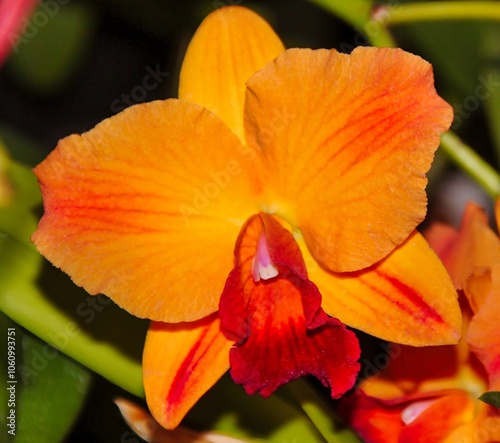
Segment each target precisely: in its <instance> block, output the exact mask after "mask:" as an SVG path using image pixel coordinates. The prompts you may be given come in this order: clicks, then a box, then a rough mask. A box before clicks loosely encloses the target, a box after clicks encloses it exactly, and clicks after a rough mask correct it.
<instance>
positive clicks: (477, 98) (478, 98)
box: [451, 73, 500, 130]
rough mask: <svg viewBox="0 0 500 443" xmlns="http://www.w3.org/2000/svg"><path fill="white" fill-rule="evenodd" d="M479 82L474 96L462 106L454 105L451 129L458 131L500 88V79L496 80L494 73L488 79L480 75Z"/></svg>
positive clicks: (463, 102) (465, 100)
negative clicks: (482, 103) (483, 102)
mask: <svg viewBox="0 0 500 443" xmlns="http://www.w3.org/2000/svg"><path fill="white" fill-rule="evenodd" d="M477 80H478V84H477V86H476V88H475V89H474V93H473V94H471V95H468V96H467V97H465V98H464V100H463V101H462V103H460V104H457V103H453V109H454V110H455V116H454V119H453V124H452V125H451V129H453V130H456V129H458V128H459V127H460V125H461V124H462V123H463V121H464V119H467V118H469V117H470V116H471V114H472V113H473V112H475V111H477V110H478V109H479V106H480V105H481V102H482V101H484V100H487V99H489V98H490V97H491V95H492V94H493V92H494V91H495V90H496V89H497V88H498V87H499V86H500V78H498V77H496V78H495V76H494V75H493V73H490V74H489V75H488V77H487V78H484V77H483V76H482V75H480V76H479V77H478V78H477Z"/></svg>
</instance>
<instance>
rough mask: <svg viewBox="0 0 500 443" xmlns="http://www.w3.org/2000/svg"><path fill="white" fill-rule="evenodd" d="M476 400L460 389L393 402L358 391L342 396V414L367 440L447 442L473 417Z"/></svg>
mask: <svg viewBox="0 0 500 443" xmlns="http://www.w3.org/2000/svg"><path fill="white" fill-rule="evenodd" d="M475 403H476V401H475V399H473V398H471V397H470V396H469V395H468V394H465V393H462V392H459V391H454V392H451V391H450V393H449V394H443V396H434V397H432V396H430V397H428V398H421V399H416V400H412V399H410V398H409V397H408V398H407V399H404V398H401V399H400V400H399V401H398V402H394V403H392V404H387V403H385V402H383V401H380V400H378V399H376V398H374V397H370V396H368V395H365V394H364V393H363V392H360V391H358V392H357V393H356V394H354V395H352V396H349V397H346V398H344V399H343V400H342V406H341V415H342V416H343V417H344V419H345V420H346V421H347V423H348V424H349V425H350V426H351V427H352V428H353V429H354V430H355V431H356V433H358V435H359V436H360V437H361V438H362V439H363V441H365V442H366V443H422V442H424V441H425V442H427V441H428V442H444V441H445V440H446V439H447V437H448V436H449V435H450V434H451V433H452V432H453V431H454V430H455V429H456V428H458V427H460V426H462V425H463V424H465V423H467V422H468V421H469V420H471V419H472V415H473V411H474V406H475ZM446 441H448V440H446Z"/></svg>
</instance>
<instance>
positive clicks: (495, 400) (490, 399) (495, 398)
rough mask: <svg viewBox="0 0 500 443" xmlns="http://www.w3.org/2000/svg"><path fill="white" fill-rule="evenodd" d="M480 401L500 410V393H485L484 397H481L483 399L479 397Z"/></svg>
mask: <svg viewBox="0 0 500 443" xmlns="http://www.w3.org/2000/svg"><path fill="white" fill-rule="evenodd" d="M479 400H481V401H484V402H485V403H488V404H489V405H491V406H495V408H500V392H496V391H490V392H485V393H484V394H483V395H481V397H479Z"/></svg>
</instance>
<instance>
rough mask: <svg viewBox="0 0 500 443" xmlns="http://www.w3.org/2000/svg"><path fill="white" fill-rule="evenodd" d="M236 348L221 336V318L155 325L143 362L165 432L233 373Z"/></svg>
mask: <svg viewBox="0 0 500 443" xmlns="http://www.w3.org/2000/svg"><path fill="white" fill-rule="evenodd" d="M232 344H233V342H232V341H230V340H228V339H227V338H226V337H225V336H224V334H222V333H221V332H220V321H219V318H218V316H217V314H213V315H211V316H209V317H207V318H204V319H202V320H198V321H197V322H192V323H178V324H175V325H173V324H167V323H158V322H153V323H152V324H151V326H150V328H149V331H148V335H147V337H146V344H145V346H144V354H143V361H142V363H143V378H144V389H145V392H146V400H147V403H148V406H149V409H150V411H151V413H152V414H153V416H154V417H155V419H156V420H157V421H158V422H159V423H160V424H161V425H162V426H163V427H164V428H166V429H174V428H175V427H176V426H177V425H178V424H179V423H180V421H181V420H182V419H183V418H184V416H185V415H186V413H187V412H188V411H189V410H190V409H191V407H192V406H193V405H194V404H195V403H196V402H197V401H198V400H199V398H200V397H201V396H202V395H203V394H205V392H207V391H208V389H210V388H211V387H212V386H213V385H214V384H215V382H216V381H217V380H218V379H219V378H220V377H221V376H222V375H223V374H224V373H225V372H226V371H227V370H228V369H229V349H230V348H231V346H232Z"/></svg>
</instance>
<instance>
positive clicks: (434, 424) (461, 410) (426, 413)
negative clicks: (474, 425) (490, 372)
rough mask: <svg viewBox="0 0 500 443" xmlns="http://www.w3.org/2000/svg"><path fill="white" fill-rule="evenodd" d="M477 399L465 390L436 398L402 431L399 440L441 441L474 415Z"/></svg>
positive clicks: (415, 441)
mask: <svg viewBox="0 0 500 443" xmlns="http://www.w3.org/2000/svg"><path fill="white" fill-rule="evenodd" d="M475 406H476V400H475V399H473V398H472V397H470V396H469V395H468V394H466V393H465V392H457V393H453V394H450V395H446V396H443V397H439V398H437V399H435V400H434V401H433V402H432V403H430V404H428V405H427V407H426V408H425V409H423V410H422V412H421V413H420V414H418V415H417V417H415V418H414V420H413V421H412V422H411V423H409V424H408V425H407V426H406V427H404V428H403V430H402V431H401V434H400V437H399V441H400V442H405V443H421V442H422V441H429V442H431V441H432V442H441V441H445V440H446V438H447V437H448V436H449V435H450V434H451V433H452V432H453V431H454V430H455V429H456V428H458V427H460V426H462V425H464V424H466V423H467V422H469V421H470V420H471V419H472V418H473V415H474V408H475Z"/></svg>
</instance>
